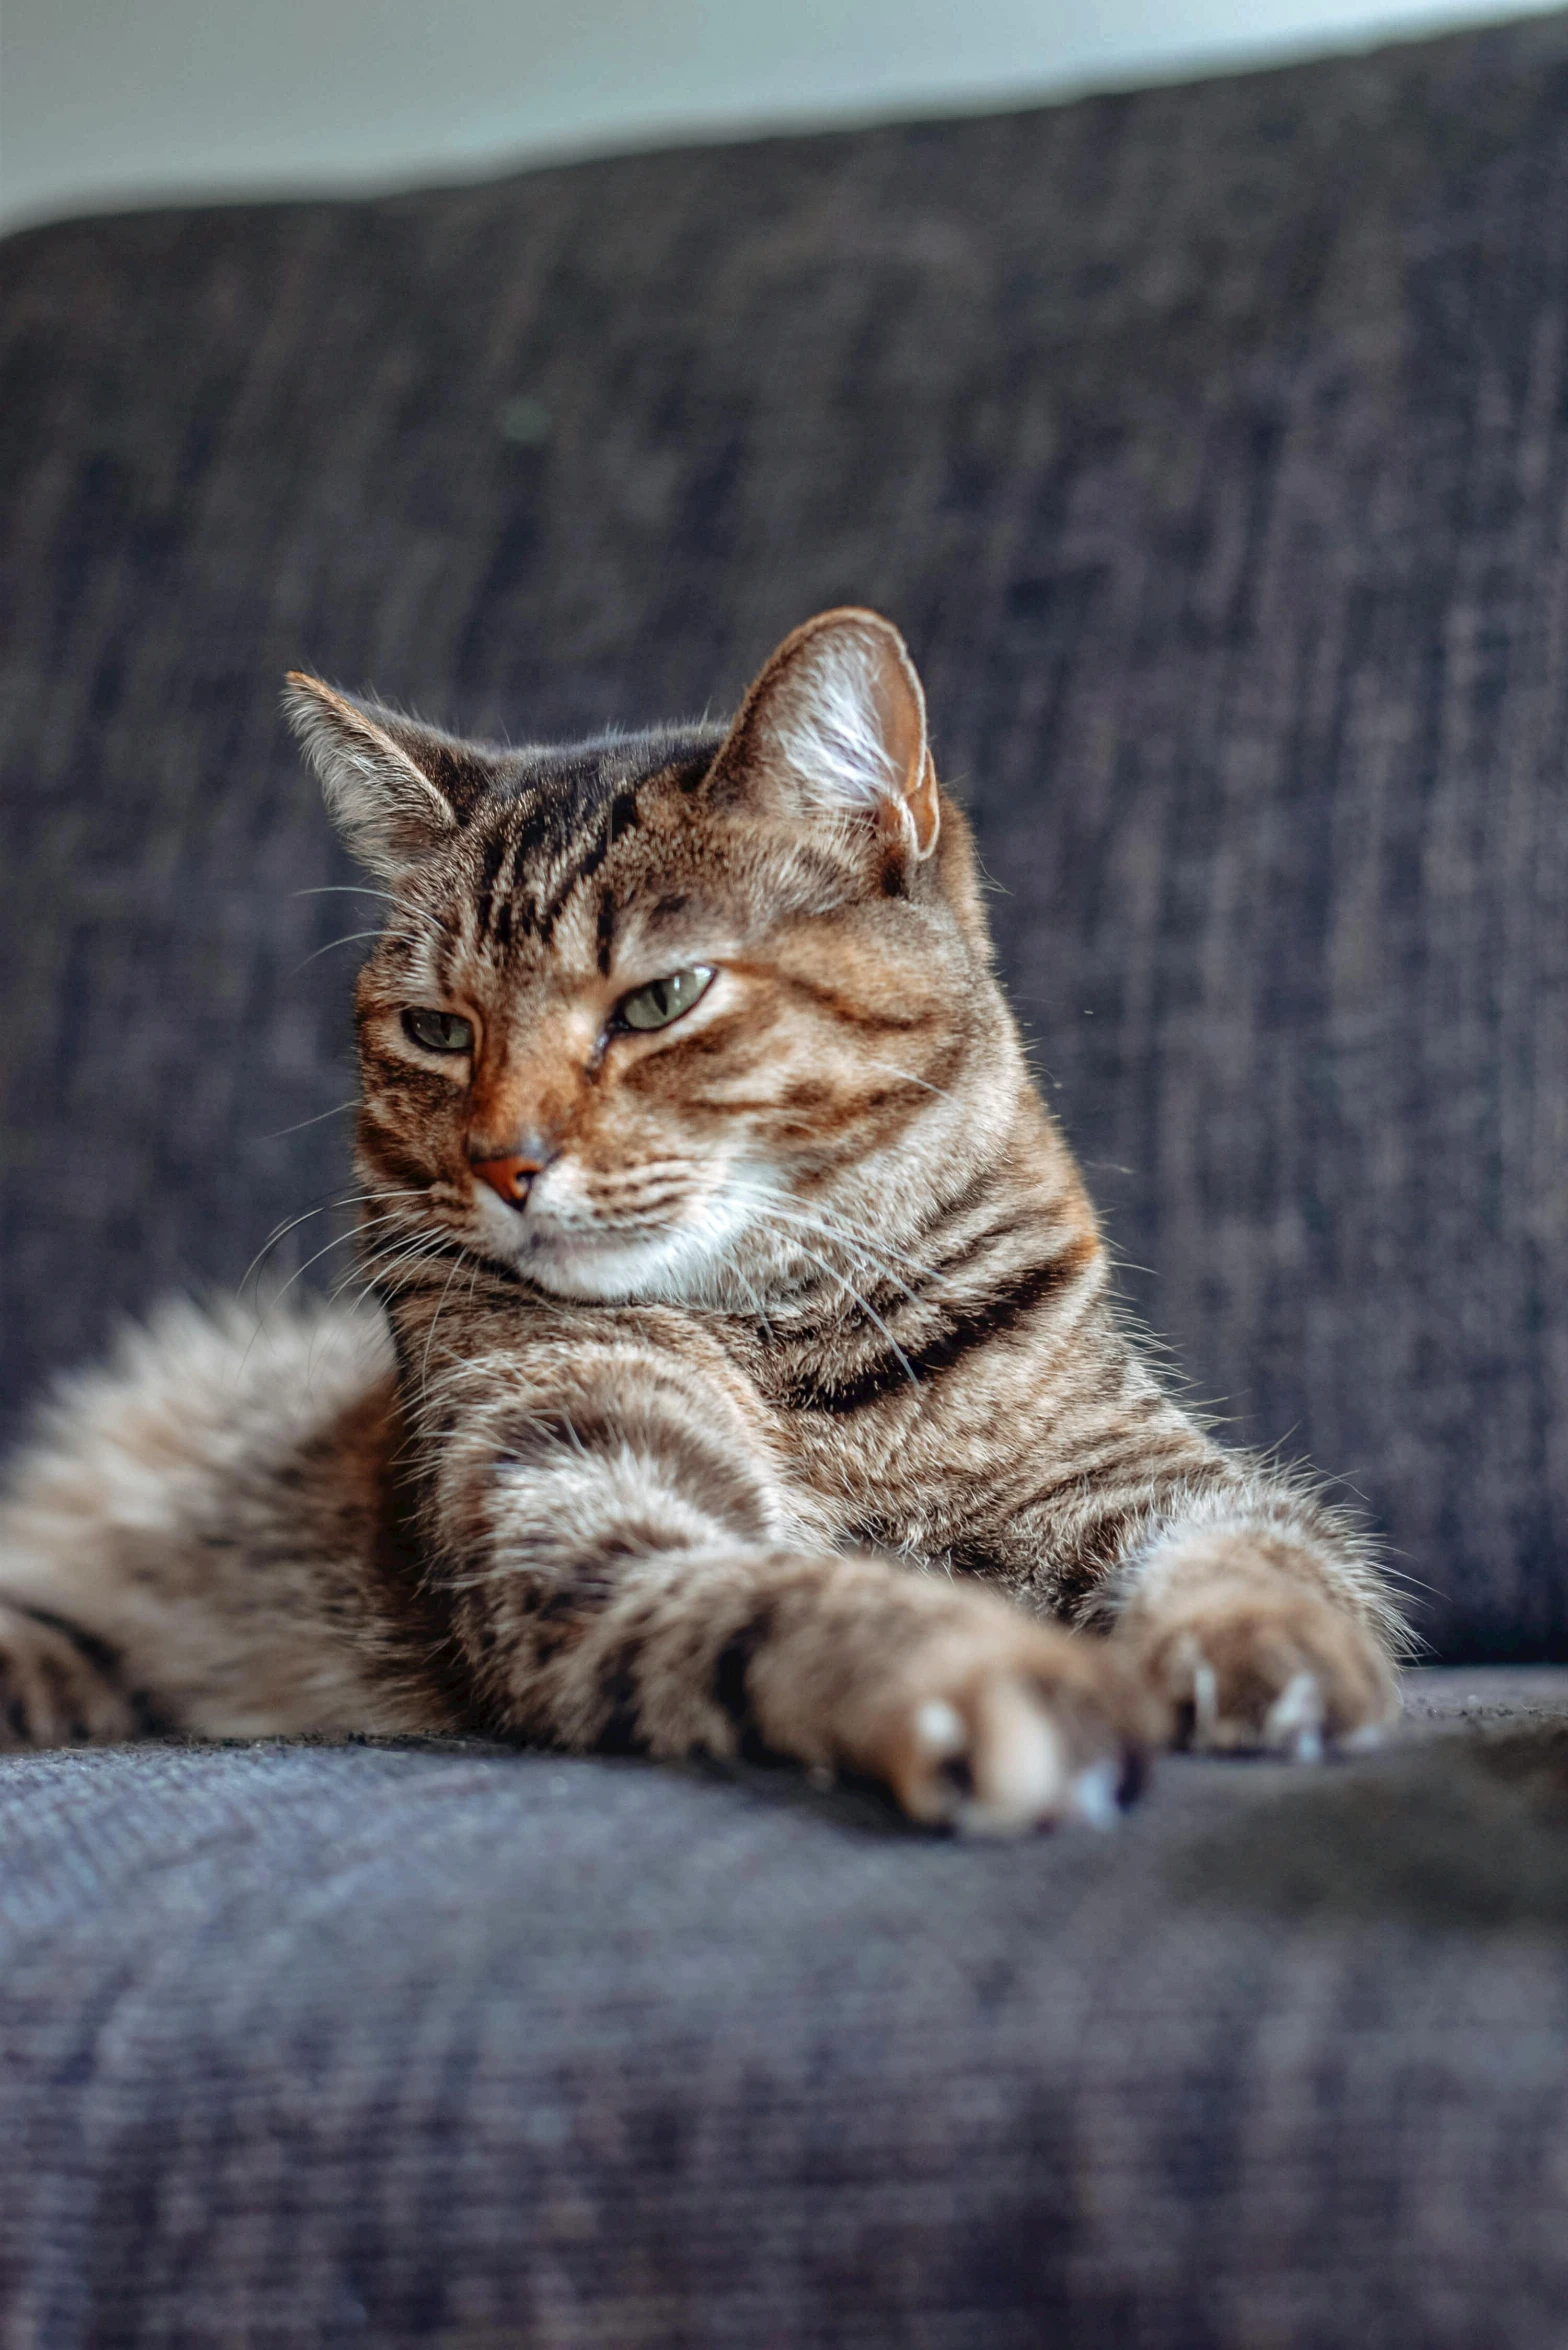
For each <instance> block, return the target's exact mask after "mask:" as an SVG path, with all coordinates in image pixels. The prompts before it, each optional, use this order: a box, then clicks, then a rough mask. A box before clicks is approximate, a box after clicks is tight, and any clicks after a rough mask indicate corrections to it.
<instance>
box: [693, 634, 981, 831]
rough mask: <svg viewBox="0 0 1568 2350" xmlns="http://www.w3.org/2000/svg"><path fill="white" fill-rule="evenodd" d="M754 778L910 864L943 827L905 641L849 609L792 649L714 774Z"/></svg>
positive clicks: (788, 645)
mask: <svg viewBox="0 0 1568 2350" xmlns="http://www.w3.org/2000/svg"><path fill="white" fill-rule="evenodd" d="M713 772H714V775H715V778H718V777H721V776H724V775H732V776H734V778H735V779H736V781H737V783H742V782H743V780H744V779H746V778H748V777H751V778H754V777H756V776H758V775H759V774H760V775H761V776H763V777H765V778H766V779H767V780H768V781H769V782H770V783H771V784H773V785H774V786H775V787H776V788H782V789H783V790H784V792H785V793H786V794H788V795H789V796H791V797H792V798H793V799H794V801H795V802H796V804H797V805H798V806H799V807H800V808H801V810H802V812H803V813H807V812H811V813H818V814H823V815H833V816H838V817H843V818H849V819H858V820H860V821H862V822H864V821H868V820H869V821H870V822H871V823H873V824H875V825H876V826H877V827H878V829H879V830H880V831H881V832H882V834H883V835H884V838H885V840H886V843H887V846H888V847H889V848H890V849H893V850H896V851H897V852H899V853H900V854H902V856H903V857H904V858H905V859H906V860H907V861H909V862H910V863H918V862H919V861H920V860H921V859H922V858H925V857H929V856H930V854H931V852H932V850H933V849H934V848H935V847H936V840H937V831H938V828H939V826H940V824H941V800H940V796H939V794H938V791H937V782H936V769H935V767H934V766H933V764H932V760H931V753H930V749H929V747H928V745H927V742H926V699H925V695H924V694H923V693H922V691H921V689H920V679H919V677H918V676H917V675H916V673H915V665H914V663H913V661H911V659H910V658H909V652H908V648H907V647H906V646H905V643H904V640H903V638H902V637H901V636H900V635H899V633H898V630H897V629H896V628H895V627H894V626H893V623H892V622H891V621H890V620H884V619H883V618H882V616H881V614H880V613H878V612H865V611H861V610H860V609H858V608H857V607H855V606H853V605H845V606H842V607H840V609H839V610H837V611H834V612H821V613H819V614H818V615H817V617H816V619H815V620H808V621H807V622H806V623H805V625H804V626H803V627H801V628H797V629H796V630H795V632H794V634H793V635H792V636H788V637H786V638H785V640H784V642H783V644H781V645H780V647H779V649H778V651H777V652H776V653H775V654H774V655H773V658H772V659H771V660H770V661H769V662H768V664H767V666H766V668H764V670H763V671H762V673H761V675H760V676H759V677H758V679H757V681H756V683H755V684H754V685H753V686H752V688H751V691H750V692H749V693H748V694H747V696H746V699H745V701H744V702H743V704H742V705H741V711H740V716H739V717H738V718H737V719H736V721H735V724H734V726H733V727H732V729H731V730H730V735H729V739H728V741H727V742H726V743H725V745H724V748H723V749H722V750H721V751H720V753H719V756H718V759H717V761H716V762H715V766H714V771H713Z"/></svg>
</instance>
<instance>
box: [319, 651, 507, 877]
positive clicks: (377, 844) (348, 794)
mask: <svg viewBox="0 0 1568 2350" xmlns="http://www.w3.org/2000/svg"><path fill="white" fill-rule="evenodd" d="M283 711H284V715H285V717H286V718H287V719H288V722H289V724H290V726H291V727H292V728H293V730H294V733H295V735H296V736H297V738H298V740H299V742H300V744H301V745H302V747H303V749H304V752H305V755H306V757H307V758H308V759H309V761H310V763H311V765H312V767H313V768H314V769H315V771H316V774H317V776H318V778H319V779H320V783H321V789H322V792H323V794H324V796H325V798H326V803H327V811H328V814H329V815H330V816H331V818H332V821H333V823H334V824H335V825H336V826H337V828H338V831H339V832H340V833H341V834H342V836H343V839H344V841H345V843H346V844H347V846H348V847H349V848H350V849H351V850H352V851H353V854H354V855H355V856H356V857H357V858H358V859H359V861H360V863H361V864H362V865H364V866H366V867H367V868H368V869H369V871H370V872H372V873H379V874H382V875H383V876H385V877H386V878H388V879H395V878H396V876H397V875H398V874H399V873H404V872H406V871H407V870H408V868H409V866H410V865H415V864H417V863H418V862H419V860H420V858H421V857H426V856H429V855H430V853H431V851H432V850H434V849H437V848H439V847H440V846H441V845H442V843H443V842H444V841H446V840H448V839H450V837H451V835H452V834H453V833H454V832H455V831H456V830H457V828H458V826H459V825H460V824H461V823H462V822H463V820H464V818H465V816H466V815H467V814H468V813H469V812H470V810H471V809H472V807H473V804H474V802H475V800H476V799H477V798H478V797H479V796H480V794H481V793H482V791H483V788H484V776H483V773H482V771H481V767H480V764H479V762H478V760H477V758H476V754H475V751H474V748H473V746H472V744H467V743H461V742H458V741H457V740H456V739H455V737H453V736H452V735H449V734H442V733H441V732H440V730H439V729H438V728H436V727H434V726H422V725H420V724H419V723H418V721H417V720H415V719H412V718H403V717H400V716H399V715H398V714H397V713H396V712H395V711H392V710H383V709H380V708H379V707H378V706H377V705H376V704H375V703H374V702H362V701H360V700H359V699H358V698H357V697H356V696H354V695H352V694H344V693H339V692H338V690H337V689H336V687H335V686H330V685H323V684H322V682H321V680H320V678H319V677H306V676H304V675H303V674H302V673H301V672H300V671H298V670H294V671H291V672H290V675H289V678H288V681H287V683H286V684H285V686H284V689H283Z"/></svg>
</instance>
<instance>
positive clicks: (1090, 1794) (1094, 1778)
mask: <svg viewBox="0 0 1568 2350" xmlns="http://www.w3.org/2000/svg"><path fill="white" fill-rule="evenodd" d="M1120 1785H1121V1772H1120V1771H1119V1769H1118V1768H1117V1766H1116V1764H1115V1763H1114V1762H1111V1761H1110V1760H1108V1759H1107V1760H1106V1761H1104V1762H1097V1763H1090V1765H1089V1767H1088V1769H1087V1770H1084V1771H1080V1772H1079V1773H1078V1776H1077V1778H1076V1779H1075V1780H1074V1781H1073V1798H1072V1807H1071V1808H1072V1814H1073V1817H1074V1819H1078V1820H1086V1821H1087V1822H1088V1824H1089V1826H1090V1827H1091V1828H1114V1827H1115V1826H1116V1824H1117V1822H1118V1820H1120V1818H1121V1816H1122V1810H1121V1805H1120V1804H1119V1803H1118V1802H1117V1800H1116V1795H1117V1789H1118V1788H1119V1787H1120Z"/></svg>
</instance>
